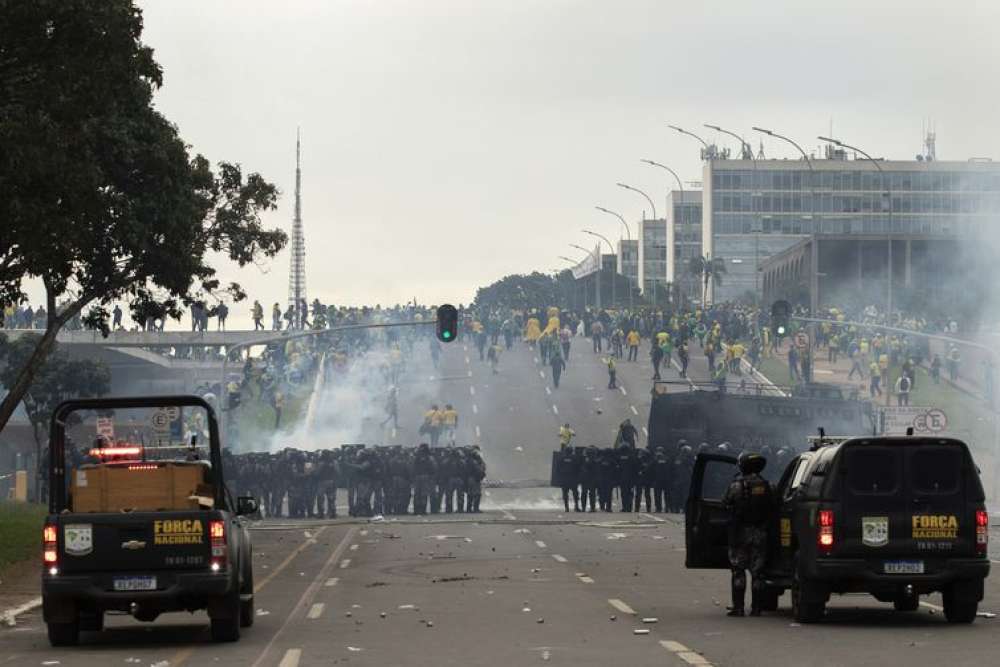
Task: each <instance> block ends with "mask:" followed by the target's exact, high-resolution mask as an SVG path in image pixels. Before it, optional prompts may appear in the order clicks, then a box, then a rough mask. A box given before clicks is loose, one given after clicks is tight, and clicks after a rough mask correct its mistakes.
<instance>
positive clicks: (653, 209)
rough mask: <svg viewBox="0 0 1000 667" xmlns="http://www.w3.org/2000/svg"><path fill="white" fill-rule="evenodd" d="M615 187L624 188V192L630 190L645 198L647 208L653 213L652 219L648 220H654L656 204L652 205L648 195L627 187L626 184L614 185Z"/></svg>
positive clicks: (637, 189)
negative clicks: (647, 203)
mask: <svg viewBox="0 0 1000 667" xmlns="http://www.w3.org/2000/svg"><path fill="white" fill-rule="evenodd" d="M615 185H617V186H618V187H620V188H625V189H626V190H631V191H632V192H637V193H639V194H640V195H642V196H643V197H645V198H646V201H648V202H649V208H650V209H651V210H652V211H653V217H652V218H650V219H651V220H656V204H654V203H653V200H652V198H650V196H649V195H647V194H646V193H645V192H643V191H642V190H640V189H639V188H633V187H632V186H631V185H628V184H626V183H615Z"/></svg>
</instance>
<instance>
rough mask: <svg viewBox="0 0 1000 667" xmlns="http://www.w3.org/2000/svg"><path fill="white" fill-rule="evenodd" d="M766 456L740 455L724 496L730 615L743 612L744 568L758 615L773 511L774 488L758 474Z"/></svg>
mask: <svg viewBox="0 0 1000 667" xmlns="http://www.w3.org/2000/svg"><path fill="white" fill-rule="evenodd" d="M765 465H767V459H765V458H764V457H763V456H761V455H760V454H753V453H750V452H744V453H743V454H740V457H739V467H740V474H739V475H738V476H737V477H736V479H734V480H733V482H732V483H731V484H730V485H729V488H728V489H727V490H726V494H725V496H723V499H722V504H723V506H724V507H725V508H726V509H727V510H728V511H729V564H730V567H731V568H732V575H733V576H732V590H733V606H732V607H730V608H729V612H728V615H729V616H743V609H744V607H743V598H744V593H745V592H746V587H747V579H746V570H750V576H751V583H752V588H751V598H750V600H751V602H750V615H751V616H759V615H760V611H761V609H760V604H761V597H762V593H763V592H764V591H763V588H764V582H763V580H762V579H761V574H762V573H763V570H764V565H765V563H766V561H767V543H768V534H767V531H768V526H769V525H770V521H771V517H772V515H773V513H774V492H773V491H772V489H771V485H770V483H769V482H768V481H767V480H766V479H764V478H763V477H761V476H760V473H761V471H762V470H764V466H765Z"/></svg>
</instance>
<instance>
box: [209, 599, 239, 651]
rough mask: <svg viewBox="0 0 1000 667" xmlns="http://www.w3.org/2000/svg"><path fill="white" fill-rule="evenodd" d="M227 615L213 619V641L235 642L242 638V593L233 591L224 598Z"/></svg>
mask: <svg viewBox="0 0 1000 667" xmlns="http://www.w3.org/2000/svg"><path fill="white" fill-rule="evenodd" d="M222 606H224V607H225V609H226V612H227V613H226V615H225V616H223V617H221V618H213V619H212V641H213V642H235V641H238V640H239V638H240V594H239V591H233V592H232V593H229V594H228V595H226V596H225V597H224V598H223V605H222Z"/></svg>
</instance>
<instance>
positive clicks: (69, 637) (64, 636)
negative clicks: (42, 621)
mask: <svg viewBox="0 0 1000 667" xmlns="http://www.w3.org/2000/svg"><path fill="white" fill-rule="evenodd" d="M47 625H48V629H49V643H50V644H52V645H53V646H76V644H77V642H79V641H80V623H79V621H73V622H72V623H48V624H47Z"/></svg>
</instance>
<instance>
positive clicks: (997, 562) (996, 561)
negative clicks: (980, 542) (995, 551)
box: [990, 558, 1000, 565]
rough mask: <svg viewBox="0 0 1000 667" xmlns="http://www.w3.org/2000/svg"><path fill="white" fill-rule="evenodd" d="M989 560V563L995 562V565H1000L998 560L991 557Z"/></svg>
mask: <svg viewBox="0 0 1000 667" xmlns="http://www.w3.org/2000/svg"><path fill="white" fill-rule="evenodd" d="M990 562H991V563H996V564H997V565H1000V560H993V559H992V558H991V559H990Z"/></svg>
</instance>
